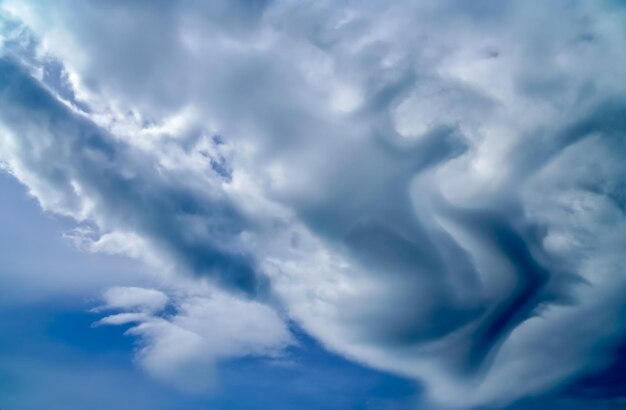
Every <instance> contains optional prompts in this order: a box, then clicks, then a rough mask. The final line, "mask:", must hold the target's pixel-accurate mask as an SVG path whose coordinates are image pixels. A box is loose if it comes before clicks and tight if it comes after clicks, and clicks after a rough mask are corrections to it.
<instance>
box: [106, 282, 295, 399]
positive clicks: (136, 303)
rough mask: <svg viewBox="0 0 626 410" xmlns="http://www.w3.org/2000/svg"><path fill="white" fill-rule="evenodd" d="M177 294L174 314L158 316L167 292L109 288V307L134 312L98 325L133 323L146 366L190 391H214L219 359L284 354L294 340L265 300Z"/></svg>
mask: <svg viewBox="0 0 626 410" xmlns="http://www.w3.org/2000/svg"><path fill="white" fill-rule="evenodd" d="M176 294H177V296H176V299H175V300H174V302H173V303H174V313H170V314H163V315H158V311H159V310H161V309H162V308H163V306H164V303H165V301H166V300H167V296H166V295H165V294H164V293H163V292H161V291H158V290H155V289H141V288H120V287H118V288H112V289H109V290H107V291H106V292H105V294H104V297H103V299H104V306H103V308H106V309H119V310H122V311H125V310H130V312H123V313H117V314H113V315H110V316H106V317H104V318H103V319H101V320H99V321H98V322H97V325H124V324H132V325H133V326H132V327H131V328H130V329H129V330H128V331H127V332H126V333H127V334H130V335H133V336H136V337H138V338H139V339H140V347H139V350H138V352H137V361H138V363H139V364H140V366H141V367H142V368H144V369H145V370H146V371H147V372H148V373H149V374H150V375H152V376H153V377H155V378H157V379H159V380H161V381H164V382H167V383H171V384H173V385H175V386H176V387H178V388H180V389H182V390H184V391H189V392H194V393H203V392H204V393H206V392H207V391H211V390H212V388H213V387H214V382H215V381H214V375H213V373H214V371H215V366H216V364H217V363H218V362H219V361H223V360H227V359H234V358H240V357H245V356H258V357H278V356H281V355H283V354H284V349H285V348H287V347H288V346H290V345H292V344H293V343H294V339H293V337H292V336H291V333H290V331H289V329H288V327H287V325H286V324H285V322H284V321H283V320H282V319H281V318H280V317H279V316H278V315H277V314H276V313H275V312H274V311H273V310H272V309H271V308H270V307H268V306H266V305H264V304H261V303H259V302H255V301H250V300H243V299H240V298H236V297H233V296H231V295H228V294H225V293H222V292H219V291H216V290H212V291H210V292H209V293H207V292H200V293H198V291H197V290H196V292H193V293H192V294H191V295H189V294H187V293H186V292H185V291H184V290H181V289H178V290H177V291H176ZM137 311H138V312H137ZM135 312H137V313H135Z"/></svg>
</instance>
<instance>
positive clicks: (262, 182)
mask: <svg viewBox="0 0 626 410" xmlns="http://www.w3.org/2000/svg"><path fill="white" fill-rule="evenodd" d="M2 8H3V10H4V12H5V14H6V16H7V17H6V18H5V23H4V26H5V29H4V30H3V37H2V44H3V48H4V52H3V54H4V57H3V58H2V63H1V65H0V75H1V76H2V81H1V82H0V125H1V126H2V128H1V131H0V148H1V150H0V161H2V164H3V166H4V168H5V169H7V170H8V172H10V173H11V174H13V175H14V176H16V177H17V178H18V179H20V180H21V181H22V182H23V183H24V184H26V185H27V186H28V187H29V189H30V190H31V192H32V193H33V195H35V196H36V197H37V198H38V200H39V201H40V202H41V204H42V205H43V206H44V207H45V208H46V209H49V210H52V211H54V212H59V213H62V214H66V215H71V216H73V217H74V218H76V219H77V220H78V221H81V223H82V224H83V225H82V226H81V227H79V228H78V229H77V230H76V231H74V232H73V233H72V234H71V236H72V238H73V239H74V240H75V241H76V242H77V243H78V244H79V245H81V246H82V247H84V248H85V249H88V250H91V251H99V252H109V253H125V254H128V255H131V256H134V257H137V258H140V259H142V260H144V261H147V262H148V263H150V264H152V265H153V266H155V267H158V270H159V272H161V273H163V274H165V275H168V277H170V276H172V275H173V274H174V273H177V272H180V273H186V274H187V276H191V277H195V278H197V280H198V281H204V280H207V281H209V282H210V283H212V284H213V285H218V286H221V287H222V288H224V289H228V290H229V291H231V292H233V295H236V296H224V297H223V298H231V299H232V300H231V299H228V300H226V299H220V297H218V298H211V299H204V298H203V297H200V298H199V299H195V298H190V299H189V301H188V302H186V303H188V304H181V305H180V306H179V309H180V311H179V313H178V314H177V316H175V317H174V318H169V319H166V318H163V317H160V318H159V317H158V316H155V312H156V311H157V310H158V308H159V307H161V306H162V304H163V303H165V299H159V297H156V296H155V295H154V294H151V295H150V296H149V295H147V294H144V295H143V296H141V295H139V294H135V293H132V292H135V291H131V293H132V298H135V297H137V298H139V301H137V302H127V301H125V297H126V296H125V294H124V292H127V291H119V292H122V293H121V294H117V293H115V291H114V292H113V293H112V294H110V295H109V296H108V298H109V301H108V304H109V305H110V306H112V307H114V306H117V307H118V308H131V312H125V313H122V314H121V315H125V316H119V315H118V316H110V317H108V318H106V319H104V320H103V323H111V324H115V323H118V324H119V323H125V322H128V321H133V322H139V323H140V324H139V325H138V326H137V327H135V328H134V329H135V330H134V331H133V332H134V333H136V334H137V335H139V336H140V337H142V338H143V340H146V341H148V342H147V344H146V349H144V350H143V351H142V352H143V353H142V356H141V357H142V359H141V360H142V363H143V364H144V366H146V367H147V368H149V369H152V370H151V371H152V373H153V374H156V375H160V376H159V377H162V378H171V379H172V380H184V382H182V384H184V385H193V382H192V381H191V380H198V379H203V377H200V378H198V377H195V376H194V374H195V372H196V371H197V370H196V368H195V367H194V368H187V367H186V366H179V363H181V362H182V363H189V364H190V366H191V365H192V364H193V363H194V359H193V358H194V357H203V355H206V357H209V359H208V360H209V361H214V358H215V357H216V356H217V357H221V356H228V355H229V354H234V353H229V352H228V351H226V350H228V349H226V350H224V349H225V348H224V346H226V345H232V346H235V347H236V346H243V345H245V344H246V343H248V342H250V343H252V345H258V346H261V347H262V348H261V353H262V352H263V351H265V349H266V347H267V346H274V344H272V343H271V342H269V341H266V340H261V339H258V337H257V336H258V335H257V333H256V331H252V333H249V332H247V331H245V330H244V329H248V328H251V329H255V327H254V326H252V327H250V326H251V324H250V323H249V322H248V321H247V320H248V319H247V318H248V317H252V316H255V317H256V316H258V317H259V318H266V319H267V318H269V317H271V315H272V314H271V310H269V309H270V307H271V308H273V309H277V310H278V311H281V312H283V311H284V312H285V313H286V314H287V315H288V316H289V317H290V318H291V319H293V320H295V321H296V322H298V323H299V324H300V325H301V326H302V327H303V328H304V329H305V330H306V331H308V332H309V333H311V334H312V335H313V336H315V337H317V338H318V339H319V340H321V341H322V342H323V343H324V344H325V345H326V346H328V347H329V348H331V349H333V350H335V351H337V352H340V353H342V354H344V355H346V356H347V357H350V358H353V359H355V360H358V361H361V362H364V363H367V364H369V365H371V366H374V367H377V368H381V369H386V370H389V371H392V372H396V373H400V374H404V375H408V376H410V377H414V378H416V379H418V380H420V381H422V382H423V383H425V385H426V386H427V388H428V390H427V391H428V393H429V395H430V396H431V398H432V400H433V401H434V402H436V403H437V404H438V405H444V406H453V407H457V406H458V407H463V406H472V405H480V404H504V403H507V402H510V401H514V400H516V399H518V398H522V397H525V396H532V395H537V394H541V393H543V392H546V391H547V390H549V389H551V388H554V387H558V386H559V385H560V384H562V383H564V382H566V381H567V380H569V379H570V378H572V377H574V376H576V375H577V374H579V373H580V372H584V371H587V370H590V369H595V368H596V367H599V366H601V365H602V364H603V363H605V362H606V361H607V360H610V356H609V353H608V352H610V347H611V346H612V345H613V344H614V343H616V342H617V341H618V340H619V338H620V337H621V336H622V334H623V332H624V330H626V323H624V321H623V320H622V319H620V318H622V317H623V310H624V308H625V307H626V304H625V303H624V302H623V301H622V300H621V298H620V297H619V295H620V293H622V292H623V289H624V287H625V286H626V280H624V279H622V278H621V276H623V271H624V263H623V261H621V259H622V258H620V253H621V247H620V245H621V244H623V243H624V241H625V240H626V238H625V235H626V227H625V226H624V223H625V222H624V221H625V220H624V209H625V205H624V197H623V194H622V192H624V188H626V187H624V181H625V180H626V178H625V176H626V175H625V172H626V170H625V169H624V166H623V165H622V164H621V161H620V153H622V152H624V151H625V148H626V147H624V145H623V142H622V140H623V136H624V132H625V131H626V124H625V123H624V116H623V112H624V109H626V100H625V99H624V95H625V91H626V89H625V88H626V85H625V84H624V82H623V79H622V76H623V74H622V73H621V71H622V70H621V69H620V68H621V67H623V66H624V64H626V48H625V47H624V44H623V38H624V34H625V33H624V27H626V25H624V19H625V16H626V11H625V10H624V9H623V7H622V6H620V5H619V4H616V3H614V2H610V1H602V2H597V3H594V4H593V5H591V4H589V3H577V2H569V1H556V2H552V3H550V4H549V5H547V4H545V3H541V2H535V1H530V2H524V3H523V4H522V3H518V2H500V3H498V4H497V5H496V4H487V3H485V2H473V3H472V4H471V5H469V4H467V3H465V2H460V1H445V2H433V1H422V2H419V3H417V4H413V3H409V2H396V3H394V4H393V5H391V6H390V5H385V4H382V3H379V2H375V1H368V2H359V3H358V4H352V3H351V2H341V3H335V2H333V3H331V2H292V1H274V2H250V3H248V2H239V1H237V2H215V3H212V5H206V4H204V3H202V2H194V1H191V2H186V3H185V4H177V5H174V4H170V3H160V2H159V3H150V2H138V3H133V4H132V5H129V4H127V3H125V2H116V1H113V2H106V3H104V2H103V3H80V4H76V3H74V2H69V1H67V2H66V1H61V2H57V3H55V4H54V6H52V5H51V4H48V3H45V2H13V1H5V2H4V3H2ZM168 280H169V279H168ZM181 280H182V279H181ZM184 280H187V279H184ZM129 297H130V296H129ZM132 298H131V299H132ZM153 298H154V299H153ZM129 300H130V299H129ZM157 302H158V303H157ZM116 303H117V305H116ZM129 303H130V304H129ZM133 303H137V304H136V305H133ZM223 304H225V305H233V306H241V307H242V308H241V311H240V313H241V314H234V316H233V317H232V320H227V321H224V322H218V323H215V326H219V327H220V328H221V329H222V328H223V329H226V330H224V341H218V340H217V339H213V338H212V339H210V341H207V338H206V337H205V335H204V333H202V331H200V330H198V329H197V328H196V325H194V324H193V323H196V322H197V321H204V320H206V321H208V322H209V323H211V320H214V319H211V320H209V319H208V317H209V316H210V317H220V316H222V313H224V314H225V313H226V312H222V311H221V310H220V309H222V308H223V307H222V305H223ZM237 304H240V305H237ZM141 306H144V307H146V306H147V308H145V309H143V310H142V308H140V307H141ZM155 306H156V307H155ZM250 306H254V308H253V309H252V308H250V309H251V311H250V312H248V313H244V312H247V310H246V309H248V307H250ZM266 309H267V310H266ZM235 310H237V311H239V310H238V309H235ZM203 312H204V313H203ZM206 312H209V313H206ZM211 312H212V313H211ZM225 317H228V316H225ZM194 318H196V319H194ZM198 318H206V319H198ZM263 321H264V322H266V323H274V324H273V325H270V324H267V326H269V327H270V328H274V329H282V328H281V326H280V325H278V323H280V322H279V321H278V319H276V321H274V319H271V320H269V319H268V320H263ZM181 323H183V324H181ZM237 323H240V324H237ZM229 326H232V328H231V327H229ZM228 329H230V330H228ZM281 332H282V331H281ZM281 332H279V331H276V332H274V334H275V335H277V334H280V335H281V336H280V337H278V336H276V337H274V338H272V340H273V341H276V340H279V341H280V342H279V343H278V344H279V345H280V344H281V343H282V344H284V343H285V340H287V336H285V334H283V333H281ZM285 332H286V331H285ZM239 333H241V337H242V339H240V338H239V337H240V336H238V335H239ZM233 338H235V339H237V340H234V339H233ZM244 339H245V340H244ZM172 346H177V347H176V348H173V347H172ZM235 350H238V348H235ZM241 350H243V351H254V348H252V347H250V346H248V347H245V348H241ZM203 352H204V353H203ZM177 355H182V356H181V357H178V356H177ZM192 367H193V366H192ZM209 368H210V366H209ZM198 388H200V386H198Z"/></svg>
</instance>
